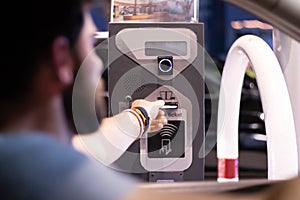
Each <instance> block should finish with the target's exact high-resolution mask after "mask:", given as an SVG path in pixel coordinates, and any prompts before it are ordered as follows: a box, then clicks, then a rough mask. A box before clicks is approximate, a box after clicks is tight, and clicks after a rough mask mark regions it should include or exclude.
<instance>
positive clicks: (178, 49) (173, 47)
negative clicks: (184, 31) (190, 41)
mask: <svg viewBox="0 0 300 200" xmlns="http://www.w3.org/2000/svg"><path fill="white" fill-rule="evenodd" d="M145 55H146V56H186V55H187V42H186V41H168V42H163V41H151V42H146V43H145Z"/></svg>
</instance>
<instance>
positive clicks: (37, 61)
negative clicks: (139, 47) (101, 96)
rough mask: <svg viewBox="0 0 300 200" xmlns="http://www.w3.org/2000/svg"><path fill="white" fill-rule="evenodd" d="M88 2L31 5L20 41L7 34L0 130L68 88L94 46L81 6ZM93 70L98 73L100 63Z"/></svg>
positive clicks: (59, 0) (72, 0)
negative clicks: (6, 62) (26, 25)
mask: <svg viewBox="0 0 300 200" xmlns="http://www.w3.org/2000/svg"><path fill="white" fill-rule="evenodd" d="M87 2H89V1H88V0H51V1H37V0H33V1H31V2H30V3H31V6H32V8H31V11H30V12H29V11H28V13H27V15H24V17H23V18H22V19H21V20H20V19H19V20H18V22H19V23H20V22H21V23H22V22H28V27H27V29H26V30H24V31H23V32H22V40H18V39H15V38H10V37H11V36H10V34H9V35H8V38H7V39H10V40H9V41H11V43H10V44H9V46H8V47H7V48H8V49H7V51H8V52H9V53H8V54H9V56H7V60H9V65H8V66H5V65H4V66H2V72H1V73H0V74H1V75H0V76H1V78H0V91H1V93H0V94H1V97H0V110H1V111H3V113H4V115H3V116H2V117H1V118H0V128H1V127H3V126H5V124H6V123H9V122H10V120H11V119H13V118H14V117H17V115H18V114H17V112H19V114H23V113H24V112H27V111H29V110H32V109H33V106H35V107H38V106H40V107H43V105H45V104H46V103H47V102H48V101H51V99H53V98H54V97H59V96H62V94H63V93H64V92H65V91H66V90H67V89H68V88H70V87H72V84H73V80H74V77H75V75H76V72H77V70H78V68H79V66H80V64H81V62H82V61H83V59H84V58H85V57H86V56H87V55H88V53H89V51H90V50H91V49H92V48H93V44H92V43H91V42H89V41H91V40H92V38H93V33H94V31H95V29H94V28H93V26H92V25H91V20H90V19H88V20H87V18H88V14H87V12H84V6H83V4H85V3H87ZM15 26H17V22H16V23H15ZM16 28H17V27H16ZM9 50H11V51H9ZM96 63H97V64H99V60H97V61H96ZM100 64H101V63H100ZM94 70H95V71H94V72H96V73H98V74H97V75H99V73H100V69H99V65H98V66H97V68H94ZM96 73H92V74H96ZM69 102H71V101H69ZM8 115H10V116H11V117H9V116H8Z"/></svg>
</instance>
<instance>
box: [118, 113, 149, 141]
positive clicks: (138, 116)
mask: <svg viewBox="0 0 300 200" xmlns="http://www.w3.org/2000/svg"><path fill="white" fill-rule="evenodd" d="M123 112H130V113H132V114H133V115H134V116H135V117H136V118H137V119H138V122H139V125H140V133H139V135H138V136H137V139H138V138H140V137H141V136H142V134H143V132H144V129H145V126H144V123H143V120H142V118H141V116H140V115H139V114H138V113H137V112H136V111H134V110H132V109H126V110H123Z"/></svg>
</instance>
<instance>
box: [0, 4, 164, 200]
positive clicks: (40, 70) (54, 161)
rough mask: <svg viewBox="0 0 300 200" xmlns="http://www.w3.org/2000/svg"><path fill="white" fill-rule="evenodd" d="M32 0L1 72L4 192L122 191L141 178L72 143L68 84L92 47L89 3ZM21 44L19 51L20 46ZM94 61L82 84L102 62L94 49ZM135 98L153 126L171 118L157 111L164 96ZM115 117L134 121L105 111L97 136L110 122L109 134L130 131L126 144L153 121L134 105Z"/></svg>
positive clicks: (77, 195) (31, 195) (41, 195)
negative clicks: (109, 115)
mask: <svg viewBox="0 0 300 200" xmlns="http://www.w3.org/2000/svg"><path fill="white" fill-rule="evenodd" d="M30 3H32V4H30ZM30 3H28V4H29V5H32V6H33V7H32V8H33V10H32V12H31V13H30V14H28V13H27V14H24V15H23V17H22V21H26V22H28V23H29V24H28V29H27V30H26V31H24V34H23V35H22V36H23V37H24V41H23V42H21V43H19V42H17V43H16V44H14V42H16V40H14V39H12V40H9V41H11V43H10V44H9V46H7V48H5V49H6V50H7V52H8V53H9V54H8V55H7V56H6V59H8V60H10V62H9V64H8V65H7V66H6V65H3V67H2V72H1V75H2V76H1V82H0V90H1V98H0V110H1V117H0V129H1V130H0V133H1V135H0V198H1V199H30V200H33V199H51V200H53V199H97V200H99V199H119V198H120V197H122V196H124V195H126V194H127V193H128V192H129V191H131V190H132V189H133V187H134V185H135V183H136V180H134V179H133V178H131V177H127V176H125V175H121V174H118V172H116V171H112V170H111V169H110V168H108V167H106V166H104V165H101V164H100V163H99V162H96V161H95V160H93V159H90V158H88V157H86V156H84V155H83V154H81V153H79V152H78V151H76V150H75V149H74V148H73V147H72V146H71V139H72V138H71V137H72V132H73V131H74V130H70V129H69V126H68V125H69V124H70V123H68V119H67V118H66V117H65V111H64V102H63V96H64V92H66V91H67V90H68V89H69V88H70V87H72V85H73V81H74V77H75V76H76V72H77V71H78V70H79V66H80V64H81V63H82V61H83V60H84V59H85V58H86V57H87V55H88V54H89V52H90V51H91V50H92V48H93V43H92V42H91V41H93V34H94V31H95V29H94V25H93V23H92V20H91V17H90V15H89V12H88V9H87V8H85V7H83V6H82V4H81V2H80V0H47V1H37V0H33V1H32V2H30ZM13 24H17V23H13ZM16 28H17V27H14V29H11V30H16ZM13 32H15V31H12V33H13ZM8 38H11V35H10V33H9V35H8ZM19 45H21V46H19ZM12 47H13V48H12ZM20 47H22V51H17V53H18V54H17V53H16V51H15V49H17V50H20V49H21V48H20ZM10 49H13V51H9V50H10ZM10 54H13V55H10ZM89 61H90V62H91V63H90V65H89V66H88V71H89V72H90V73H89V74H87V76H88V77H86V78H85V80H87V82H83V84H85V85H83V86H82V87H83V89H86V90H88V89H89V88H88V87H89V86H90V85H92V84H95V81H97V80H98V79H99V74H100V72H101V70H102V69H101V68H100V67H99V66H101V62H100V60H99V59H98V58H96V57H94V56H92V57H90V59H89ZM99 64H100V65H99ZM85 87H86V88H85ZM83 94H84V93H83ZM66 102H70V101H66ZM134 105H135V106H141V107H143V108H144V109H145V111H146V113H148V114H149V117H150V120H151V122H150V123H151V125H152V128H153V130H156V129H159V128H161V127H162V126H163V124H165V123H166V119H165V117H164V115H163V112H161V111H159V107H161V106H162V105H163V102H161V101H159V102H147V101H144V100H140V101H136V102H135V103H134ZM122 116H123V117H122ZM155 117H157V118H156V119H155ZM117 118H118V120H122V119H130V122H131V124H127V127H124V128H121V129H120V128H117V127H114V124H111V123H110V122H109V121H112V122H115V120H112V119H113V118H111V119H105V120H104V122H105V123H104V124H103V125H102V126H101V127H99V130H95V133H94V134H95V135H97V137H96V140H97V138H98V136H99V135H102V133H103V131H106V130H111V131H110V132H107V133H104V134H106V136H107V137H109V135H110V134H112V135H114V136H116V137H117V138H118V134H120V135H121V136H120V137H121V138H122V137H123V136H122V134H123V133H126V134H127V133H130V134H132V135H131V137H132V138H130V139H128V143H126V144H125V146H126V145H128V144H129V143H130V142H133V141H134V140H135V139H137V138H138V137H139V135H140V133H141V132H144V131H145V129H146V128H147V127H145V125H143V124H141V123H140V121H139V115H135V113H134V112H133V113H132V112H129V111H128V112H124V113H120V115H119V116H117ZM127 121H128V120H127ZM70 122H72V121H70ZM91 136H92V137H93V134H89V138H90V137H91ZM126 136H127V138H128V135H126ZM134 136H136V137H134ZM102 139H103V138H102ZM100 140H101V138H100ZM110 142H114V141H111V140H110ZM102 143H105V142H102ZM99 144H101V141H99ZM109 145H110V144H109ZM112 146H113V145H112ZM123 150H126V149H123ZM106 153H107V154H109V153H110V152H109V151H107V152H106ZM119 155H120V154H118V155H116V156H115V157H114V159H116V158H117V157H118V156H119ZM109 162H113V160H109Z"/></svg>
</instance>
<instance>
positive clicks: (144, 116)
mask: <svg viewBox="0 0 300 200" xmlns="http://www.w3.org/2000/svg"><path fill="white" fill-rule="evenodd" d="M132 110H134V111H135V112H137V113H138V114H139V115H140V116H141V118H142V119H143V122H144V126H145V128H144V132H143V134H144V133H145V132H147V130H148V128H149V125H150V118H149V115H148V113H147V111H146V110H145V109H144V108H143V107H133V108H132Z"/></svg>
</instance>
